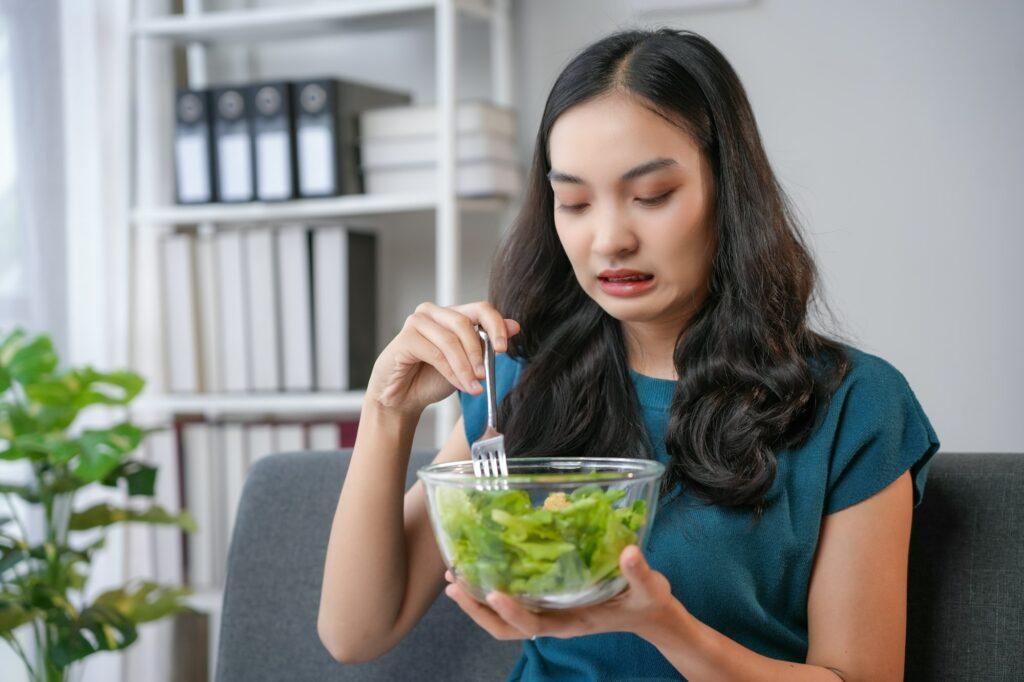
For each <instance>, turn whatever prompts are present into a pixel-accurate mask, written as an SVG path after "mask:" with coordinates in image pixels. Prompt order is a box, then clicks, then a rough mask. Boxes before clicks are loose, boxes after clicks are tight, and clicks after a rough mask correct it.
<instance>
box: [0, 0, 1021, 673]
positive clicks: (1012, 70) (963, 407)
mask: <svg viewBox="0 0 1024 682" xmlns="http://www.w3.org/2000/svg"><path fill="white" fill-rule="evenodd" d="M660 25H667V26H673V27H678V28H685V29H690V30H693V31H696V32H698V33H700V34H702V35H704V36H706V37H707V38H709V39H710V40H711V41H712V42H713V43H714V44H715V45H716V46H718V48H719V49H721V50H722V52H723V53H724V54H725V55H726V57H727V58H728V59H729V60H730V62H731V63H732V65H733V66H734V68H735V69H736V71H737V72H738V73H739V75H740V77H741V79H742V81H743V84H744V86H745V87H746V89H747V93H748V95H749V97H750V100H751V102H752V105H753V109H754V113H755V116H756V118H757V121H758V125H759V128H760V131H761V134H762V137H763V140H764V142H765V145H766V147H767V150H768V153H769V157H770V159H771V161H772V164H773V166H774V169H775V171H776V173H777V175H778V177H779V178H780V180H781V182H782V184H783V186H784V188H785V189H786V190H787V192H788V193H789V194H790V196H791V197H792V198H793V200H794V203H795V205H796V207H797V209H798V211H799V216H800V219H801V220H802V222H803V225H804V227H805V229H806V232H807V236H808V240H809V242H810V244H811V246H812V248H813V250H814V252H815V254H816V257H817V259H818V264H819V267H820V271H821V275H822V284H823V293H824V296H825V298H826V299H827V300H828V301H829V303H830V304H831V306H832V307H833V309H834V311H835V312H836V313H837V317H838V323H839V325H840V326H839V329H838V331H839V332H841V333H842V334H843V335H845V336H846V337H847V338H848V339H849V340H851V341H852V342H853V343H854V344H855V345H858V346H860V347H861V348H863V349H865V350H867V351H869V352H872V353H876V354H878V355H881V356H882V357H883V358H885V359H887V360H888V361H890V362H891V363H892V364H894V365H895V366H896V367H897V368H898V369H900V370H901V371H902V372H903V373H904V374H905V375H906V376H907V378H908V380H909V382H910V385H911V386H912V387H913V389H914V390H915V392H916V394H917V396H918V398H919V400H920V402H921V403H922V406H923V407H924V410H925V411H926V413H927V414H928V415H929V417H930V418H931V420H932V423H933V425H934V426H935V429H936V431H937V432H938V434H939V437H940V438H941V440H942V446H943V449H944V450H947V451H957V452H992V451H1022V450H1024V420H1022V419H1020V414H1021V412H1022V408H1024V399H1022V397H1021V388H1020V387H1021V381H1022V379H1024V354H1022V353H1021V352H1020V350H1019V349H1020V345H1021V342H1020V338H1021V334H1022V333H1024V300H1022V299H1024V296H1022V293H1024V268H1021V267H1020V264H1019V261H1020V258H1021V255H1022V253H1024V230H1022V229H1021V228H1022V226H1021V220H1020V217H1019V211H1018V209H1016V208H1015V206H1017V204H1016V203H1014V202H1015V199H1014V197H1016V196H1017V195H1019V193H1020V189H1019V188H1020V187H1021V186H1024V126H1021V124H1020V113H1019V112H1020V111H1021V110H1024V81H1022V79H1021V77H1020V74H1021V73H1022V72H1024V43H1022V41H1021V40H1020V31H1021V29H1024V4H1022V3H1020V2H1015V1H1012V0H1006V1H997V0H984V1H978V2H966V1H964V0H961V1H955V0H907V1H905V2H899V3H892V2H886V1H882V0H874V1H853V0H836V1H834V2H827V3H826V2H816V1H813V0H718V1H716V0H675V1H672V0H415V1H414V0H402V1H398V0H294V1H291V2H289V1H286V0H248V1H247V0H63V1H61V0H0V330H5V331H6V330H10V329H12V328H14V327H16V326H22V327H24V328H26V329H28V330H31V331H33V332H45V333H47V334H49V335H50V336H51V337H52V339H53V341H54V344H55V346H56V348H57V351H58V352H59V354H60V357H61V359H62V362H65V363H68V364H92V365H95V366H96V367H101V368H115V367H128V368H131V369H133V370H135V371H137V372H139V373H140V374H141V375H142V376H143V377H144V378H145V379H146V381H147V384H146V388H145V389H144V391H143V392H142V394H141V395H140V396H139V398H138V399H137V400H136V401H135V402H134V403H133V405H132V407H131V410H130V411H131V415H132V417H133V419H135V420H136V421H137V422H138V423H140V424H145V425H148V426H152V427H155V428H158V429H160V430H159V431H157V432H156V433H154V434H153V435H151V436H149V437H147V438H146V439H145V441H144V443H143V445H142V446H141V448H140V453H141V455H140V457H142V458H143V459H144V460H145V461H148V462H150V463H151V464H153V465H154V466H158V467H159V470H160V472H161V474H160V477H159V478H158V480H157V485H156V490H155V495H154V497H155V498H156V499H157V501H159V502H160V503H161V504H162V505H163V506H164V507H165V508H167V509H169V510H173V511H178V510H181V509H184V508H187V509H188V510H189V511H190V512H191V513H192V515H193V517H194V518H195V519H196V521H197V523H198V526H199V529H200V530H199V532H198V533H194V534H191V535H190V536H189V537H188V538H187V540H186V539H185V537H184V535H183V534H182V533H181V531H180V529H175V528H173V527H167V528H156V529H154V528H149V527H140V528H136V527H133V526H132V524H121V525H120V526H119V527H112V528H111V531H110V535H109V537H108V540H107V544H106V547H105V549H104V551H103V552H102V553H100V554H97V558H96V561H94V565H93V573H92V577H91V578H90V583H89V590H88V591H89V592H90V593H94V592H97V591H101V590H102V589H104V588H105V587H106V586H109V585H113V584H120V583H121V582H123V581H125V580H127V579H129V578H131V577H133V576H150V577H153V578H156V579H159V580H162V581H165V582H180V583H185V584H188V585H190V586H192V587H193V588H194V590H195V593H194V595H193V599H194V604H195V605H196V608H197V609H199V610H200V611H201V612H202V613H204V614H206V619H205V620H201V621H199V620H194V621H190V622H189V623H182V622H180V621H179V622H177V623H175V622H174V620H173V619H164V620H163V621H159V622H153V623H148V624H145V625H143V626H142V627H141V629H140V638H139V641H138V642H137V643H136V644H135V645H133V646H132V647H131V648H129V649H127V650H126V651H123V652H103V653H100V654H97V655H95V656H92V657H90V659H89V663H88V665H87V666H85V668H84V670H83V671H82V672H81V679H86V680H118V679H120V680H126V681H127V680H158V679H172V678H173V679H197V680H198V679H206V673H207V671H208V670H212V668H213V665H214V664H215V661H214V658H215V651H216V637H217V627H218V618H219V613H218V608H219V597H220V593H221V592H220V590H221V589H222V587H223V580H224V562H225V558H226V552H227V546H228V541H229V539H230V532H231V528H232V523H233V514H234V505H235V504H236V503H237V496H238V494H239V492H240V489H241V485H242V483H243V482H244V478H245V474H246V471H247V470H248V467H250V466H251V465H252V463H253V462H254V461H255V460H257V459H259V458H260V457H262V456H265V455H266V454H269V453H271V452H282V451H292V450H303V449H332V448H336V447H347V446H350V445H351V443H352V439H353V438H354V434H355V427H356V424H357V418H358V412H359V405H360V403H361V397H362V388H363V387H365V380H366V376H367V374H368V371H369V368H370V366H372V363H373V360H374V358H375V357H376V355H377V353H378V352H379V351H380V350H381V349H382V348H383V347H384V346H385V345H386V344H387V343H388V342H389V341H390V339H391V338H392V337H393V336H394V335H395V334H396V333H397V332H398V330H399V329H400V328H401V326H402V324H403V322H404V320H405V318H406V316H407V315H409V314H410V313H411V312H412V311H413V309H414V308H415V306H416V305H417V304H418V303H419V302H421V301H426V300H431V301H435V302H437V303H439V304H441V305H449V304H453V303H458V302H466V301H472V300H479V299H483V298H485V296H486V285H487V275H488V264H489V260H490V257H491V254H492V253H493V251H494V248H495V247H496V245H497V244H498V241H499V239H500V237H501V235H502V233H503V231H504V230H505V229H506V228H507V226H508V225H509V224H510V222H511V221H512V219H513V218H514V216H515V214H516V212H517V210H518V202H519V198H520V194H521V190H522V187H523V184H524V181H525V170H526V169H527V168H528V166H529V163H530V160H531V158H532V155H533V152H534V149H533V143H534V139H535V136H536V130H537V126H538V124H539V119H540V115H541V113H542V109H543V105H544V101H545V98H546V96H547V93H548V90H549V88H550V86H551V84H552V82H553V79H554V78H555V76H556V75H557V74H558V72H559V71H560V70H561V69H562V68H563V67H564V66H565V64H566V63H567V61H568V60H569V59H570V58H571V57H572V56H573V55H574V54H575V53H576V52H577V51H578V50H579V49H580V48H582V47H583V46H585V45H586V44H588V43H590V42H592V41H594V40H596V39H598V38H599V37H601V36H603V35H605V34H607V33H609V32H611V31H613V30H617V29H621V28H625V27H631V26H647V27H654V26H660ZM439 122H440V125H438V123H439ZM328 349H340V352H338V351H337V350H333V351H332V352H328ZM457 416H458V412H457V403H456V402H455V400H454V398H452V399H449V400H448V401H446V402H444V403H442V404H439V405H438V406H436V407H435V408H434V409H432V410H430V411H428V413H427V414H426V415H425V416H424V419H423V421H422V423H421V424H420V428H419V430H418V431H417V434H416V444H417V445H418V446H424V447H429V446H434V445H438V444H439V439H440V438H441V437H442V436H443V434H445V433H447V431H448V430H449V429H450V428H451V425H452V424H453V423H454V420H455V419H456V418H457ZM105 418H108V417H105V416H104V415H102V414H101V415H100V416H98V417H96V419H98V420H100V421H102V420H103V419H105ZM24 464H25V463H24V462H4V461H0V480H3V481H4V482H16V481H18V480H23V479H24V478H25V477H26V476H27V475H28V472H27V470H26V469H25V468H24V466H22V465H24ZM90 494H91V495H93V496H95V497H97V498H103V499H107V498H109V499H118V496H121V497H122V498H123V496H124V492H123V491H118V490H112V489H107V490H104V491H102V492H101V493H96V492H92V493H90ZM13 504H14V505H15V507H17V506H18V505H19V501H18V500H13ZM6 511H8V510H6V509H5V510H4V512H5V513H6ZM23 511H24V512H25V513H26V514H27V515H28V518H29V522H30V524H31V523H35V524H39V523H41V522H42V521H41V519H39V518H36V517H33V515H32V510H30V509H27V508H24V509H23ZM25 642H26V643H27V642H28V639H26V640H25ZM207 647H209V648H207ZM186 648H187V650H188V651H190V652H192V653H191V654H190V655H189V656H188V657H186V656H184V654H183V652H184V651H185V650H186ZM186 658H187V660H186ZM0 678H2V679H4V680H19V679H28V678H27V677H24V670H23V668H22V666H21V662H20V661H19V660H18V658H17V657H16V656H15V654H14V653H13V652H12V651H11V649H10V648H8V647H5V646H2V645H0Z"/></svg>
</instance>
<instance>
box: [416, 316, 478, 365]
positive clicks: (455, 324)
mask: <svg viewBox="0 0 1024 682" xmlns="http://www.w3.org/2000/svg"><path fill="white" fill-rule="evenodd" d="M416 312H422V313H424V314H426V315H430V316H431V317H432V318H434V319H435V320H436V321H437V322H438V323H439V324H441V325H442V326H444V327H447V328H448V329H450V330H452V332H454V333H455V334H456V335H457V336H458V337H459V340H461V341H462V347H463V349H465V351H466V357H467V359H468V360H469V364H470V366H471V367H472V368H473V373H474V375H475V376H476V378H478V379H483V378H484V351H483V346H482V345H481V344H480V336H479V335H478V334H477V333H476V329H474V328H473V321H472V320H470V319H469V318H468V317H466V316H465V315H463V314H462V313H460V312H458V311H456V310H453V309H452V308H442V307H441V306H438V305H435V304H433V303H429V302H427V303H421V304H420V305H418V306H417V307H416ZM478 368H479V371H478Z"/></svg>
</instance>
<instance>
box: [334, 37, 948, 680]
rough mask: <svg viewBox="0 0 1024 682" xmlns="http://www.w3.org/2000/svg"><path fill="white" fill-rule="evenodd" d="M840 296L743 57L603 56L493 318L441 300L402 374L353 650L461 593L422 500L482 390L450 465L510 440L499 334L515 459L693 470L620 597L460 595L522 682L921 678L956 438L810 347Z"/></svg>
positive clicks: (582, 91) (595, 62)
mask: <svg viewBox="0 0 1024 682" xmlns="http://www.w3.org/2000/svg"><path fill="white" fill-rule="evenodd" d="M624 278H627V279H630V280H632V281H623V280H624ZM814 288H815V268H814V264H813V262H812V259H811V257H810V255H809V254H808V250H807V248H806V247H805V245H804V244H803V242H802V240H801V238H800V236H799V232H798V230H797V228H796V225H795V222H794V220H793V218H792V214H791V211H790V209H789V208H788V205H787V200H786V198H785V196H784V194H783V192H782V190H781V188H780V187H779V184H778V182H777V181H776V179H775V177H774V175H773V173H772V170H771V168H770V166H769V163H768V160H767V158H766V155H765V152H764V149H763V147H762V144H761V140H760V138H759V135H758V132H757V127H756V125H755V122H754V119H753V114H752V112H751V109H750V105H749V103H748V101H747V98H746V95H745V94H744V91H743V88H742V86H741V84H740V82H739V79H738V77H737V76H736V74H735V73H734V71H733V70H732V68H731V67H730V65H729V64H728V62H727V61H726V60H725V58H724V57H723V56H722V55H721V54H720V53H719V52H718V51H717V50H716V49H715V48H714V47H713V46H712V45H711V44H709V43H708V42H707V41H706V40H704V39H703V38H701V37H700V36H697V35H695V34H693V33H689V32H682V31H675V30H670V29H661V30H657V31H623V32H618V33H615V34H613V35H610V36H608V37H607V38H605V39H603V40H601V41H599V42H597V43H595V44H594V45H591V46H590V47H588V48H586V49H585V50H584V51H583V52H582V53H580V54H579V55H578V56H577V57H576V58H575V59H574V60H573V61H572V62H571V63H570V64H569V65H568V66H567V67H566V68H565V70H564V71H563V72H562V74H561V75H560V76H559V77H558V79H557V81H556V82H555V84H554V86H553V88H552V91H551V93H550V96H549V97H548V101H547V104H546V107H545V111H544V115H543V118H542V121H541V125H540V132H539V134H538V137H537V146H536V153H535V156H534V160H533V166H532V169H531V172H530V177H529V184H528V187H527V192H526V196H525V198H524V203H523V209H522V212H521V213H520V215H519V217H518V219H517V220H516V221H515V224H514V225H513V226H512V228H511V229H510V230H509V232H508V233H507V235H506V238H505V239H504V241H503V244H502V246H501V248H500V250H499V253H498V255H497V258H496V261H495V267H494V269H493V271H492V279H491V291H490V297H489V298H490V301H491V302H493V305H492V303H489V302H477V303H469V304H465V305H458V306H452V307H439V306H436V305H433V304H431V303H424V304H422V305H420V306H419V307H418V308H417V309H416V312H415V313H414V314H412V315H410V316H409V318H408V319H407V320H406V324H405V326H404V327H403V329H402V331H401V332H400V333H399V334H398V336H397V337H396V338H395V339H394V340H393V341H392V342H391V343H390V344H389V345H388V346H387V348H385V349H384V351H383V352H382V353H381V356H380V358H379V359H378V360H377V363H376V365H375V366H374V369H373V373H372V377H371V379H370V382H369V385H368V388H367V397H366V402H365V404H364V407H363V412H362V417H361V421H360V429H359V433H358V436H357V440H356V444H355V447H354V453H353V458H352V463H351V465H350V468H349V473H348V476H347V479H346V481H345V484H344V487H343V489H342V492H341V497H340V500H339V502H338V509H337V513H336V516H335V519H334V526H333V529H332V532H331V539H330V546H329V548H328V556H327V562H326V567H325V575H324V585H323V594H322V601H321V610H320V620H319V631H320V636H321V639H322V640H323V641H324V643H325V645H326V646H327V647H328V649H329V650H331V651H332V653H333V655H334V656H335V657H336V658H338V659H339V660H343V661H357V660H365V659H368V658H372V657H374V656H376V655H379V654H380V653H382V652H384V651H386V650H387V649H388V648H389V647H391V646H392V645H394V644H395V643H396V642H397V641H398V640H399V639H400V638H401V637H402V636H403V635H404V634H405V633H406V632H408V631H409V629H410V628H411V627H412V626H413V625H414V624H415V623H416V622H417V620H418V619H419V618H420V617H421V616H422V614H423V613H424V612H425V611H426V610H427V608H428V607H429V606H430V604H431V602H432V601H433V599H434V598H435V595H436V594H437V592H438V591H439V590H440V589H441V586H442V585H444V580H445V579H448V581H449V582H451V576H450V575H449V574H447V573H446V572H445V571H444V566H443V563H442V560H441V557H440V555H439V553H438V550H437V548H436V545H435V542H434V538H433V536H432V533H431V531H430V527H429V523H428V520H427V513H426V509H425V504H424V493H423V490H422V488H421V486H420V484H418V483H417V484H416V485H415V486H413V488H412V489H411V490H410V491H409V492H408V493H406V494H405V497H404V508H403V504H402V503H401V501H400V497H401V495H402V489H403V485H402V482H403V480H404V476H405V471H406V466H407V456H408V453H409V450H410V441H411V437H412V434H413V431H414V429H415V426H416V424H417V422H418V420H419V418H420V415H421V414H422V411H423V409H424V408H425V407H426V406H427V405H429V404H431V403H433V402H436V401H438V400H441V399H443V398H444V397H446V396H447V395H449V394H450V393H451V392H452V390H453V387H454V388H457V389H459V390H460V399H461V404H462V408H463V416H462V418H461V419H460V420H459V423H458V424H457V425H456V428H455V429H454V430H453V431H452V433H451V435H450V437H449V438H448V441H447V443H446V444H445V446H444V447H443V448H442V449H441V451H440V452H439V454H438V456H437V461H448V460H459V459H468V458H469V443H470V442H472V441H473V440H474V439H476V438H477V437H479V435H480V434H481V433H482V432H483V430H484V423H485V416H486V411H485V405H484V396H483V394H482V388H481V386H480V384H479V382H478V381H477V380H478V379H480V378H482V377H483V376H484V374H483V368H482V366H481V363H482V360H483V358H482V353H481V345H480V343H479V340H478V338H477V336H476V335H475V334H474V331H473V325H474V324H479V325H481V326H482V327H483V328H484V329H486V331H487V332H488V333H489V334H490V335H491V337H492V339H494V345H495V348H496V350H497V351H498V352H499V353H501V355H499V356H498V362H497V381H496V383H497V387H498V393H499V399H500V404H499V425H500V426H501V430H502V431H503V432H504V434H505V441H506V443H507V447H508V450H509V454H510V456H522V455H529V454H545V455H578V454H580V453H586V454H600V453H607V454H610V455H620V456H621V455H632V456H641V457H645V456H646V457H655V458H658V459H660V460H661V461H663V462H665V463H666V464H667V465H668V474H667V477H666V481H665V488H664V491H663V495H662V498H661V500H660V501H659V507H658V512H657V514H656V515H655V522H654V524H653V527H652V529H651V532H650V536H649V538H648V543H647V546H646V547H645V551H646V556H644V553H642V552H641V551H640V549H639V548H638V547H636V546H630V547H627V548H626V549H625V550H624V551H623V552H622V555H621V556H620V568H621V570H622V572H623V575H624V576H625V577H626V578H627V580H628V582H629V587H628V589H627V590H626V591H625V592H623V593H622V594H620V595H618V596H617V597H615V598H614V599H612V600H611V601H608V602H606V603H604V604H600V605H596V606H591V607H584V608H580V609H576V610H571V611H566V612H549V613H543V614H534V613H531V612H529V611H527V610H525V609H524V608H522V607H520V606H519V605H517V604H516V602H515V601H514V600H512V599H511V598H510V597H508V596H507V595H503V594H498V593H494V594H492V595H490V597H489V599H488V605H484V604H481V603H478V602H476V601H474V600H473V599H472V598H471V597H470V596H469V595H468V593H467V592H466V591H464V590H463V589H462V587H461V586H460V585H458V584H455V583H452V584H449V585H447V586H446V587H445V594H446V595H447V596H448V597H450V598H452V599H454V600H455V601H456V602H457V603H458V605H459V606H460V607H461V608H462V609H463V610H464V611H465V612H466V613H467V614H469V616H470V617H471V618H473V619H474V620H475V621H476V622H477V623H478V624H479V625H480V626H481V627H483V628H485V629H486V630H487V631H488V632H490V633H491V634H492V635H494V636H495V637H497V638H502V639H510V638H511V639H522V640H524V653H523V656H522V658H521V659H520V661H519V663H518V664H517V666H516V668H515V669H514V670H513V671H512V674H511V677H510V679H528V680H535V679H573V680H575V679H624V678H645V679H651V678H670V679H678V678H679V677H680V676H683V677H685V678H687V679H691V680H702V679H735V680H761V679H764V680H768V679H773V680H774V679H786V680H803V679H806V680H829V679H831V680H835V679H843V680H848V681H849V680H898V679H902V671H903V661H904V640H905V621H906V615H905V614H906V608H905V607H906V581H907V575H906V573H907V554H908V545H909V535H910V522H911V513H912V507H913V505H915V504H917V503H919V502H920V499H921V495H922V493H923V488H924V482H925V476H926V474H927V469H928V466H927V465H928V463H929V461H930V458H931V456H932V455H933V454H934V453H935V451H936V450H937V449H938V445H939V443H938V440H937V438H936V436H935V433H934V431H933V429H932V427H931V425H930V424H929V422H928V419H927V417H926V416H925V415H924V413H923V412H922V410H921V407H920V405H919V404H918V402H917V400H916V398H915V397H914V394H913V392H912V391H911V389H910V388H909V386H908V385H907V382H906V381H905V379H904V378H903V376H902V375H901V374H900V373H899V372H898V371H897V370H896V369H894V368H893V367H892V366H891V365H890V364H888V363H886V362H885V361H884V360H882V359H880V358H878V357H875V356H872V355H869V354H867V353H864V352H861V351H858V350H856V349H854V348H852V347H850V346H849V345H846V344H843V343H840V342H838V341H836V340H832V339H829V338H827V337H825V336H824V335H821V334H819V333H815V332H813V331H811V330H810V329H809V327H808V319H807V318H808V312H809V305H810V302H811V300H812V297H813V293H814V290H815V289H814ZM354 546H357V547H366V548H367V549H366V551H365V552H363V553H360V554H359V555H357V556H356V555H346V553H345V552H344V551H343V549H342V548H343V547H354Z"/></svg>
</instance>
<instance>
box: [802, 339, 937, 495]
mask: <svg viewBox="0 0 1024 682" xmlns="http://www.w3.org/2000/svg"><path fill="white" fill-rule="evenodd" d="M843 350H844V351H845V353H846V357H847V359H848V361H849V367H848V369H847V372H846V375H845V376H844V377H843V379H842V381H841V382H840V384H839V386H838V388H837V389H836V390H835V392H834V393H833V395H832V397H831V399H830V401H829V405H828V410H827V414H826V416H825V418H824V420H823V421H822V424H821V428H823V429H825V430H827V431H828V432H829V433H828V434H827V442H829V443H830V444H831V453H830V455H831V457H830V466H829V499H828V505H827V506H828V508H827V510H826V511H827V513H830V512H834V511H838V510H839V509H842V508H844V507H848V506H850V505H852V504H855V503H856V502H859V501H861V500H862V499H865V498H866V497H868V496H870V495H871V494H874V493H875V492H878V490H881V488H882V487H884V486H885V485H887V484H888V483H890V482H892V481H893V480H895V478H896V477H897V476H899V474H901V473H903V472H904V471H907V470H908V469H909V470H910V471H911V474H912V477H913V478H914V483H915V486H914V488H915V491H914V492H915V494H914V501H915V504H917V503H920V500H921V496H922V495H923V492H924V480H925V475H926V470H927V467H926V465H927V464H928V462H929V461H930V460H931V458H932V456H933V455H934V454H935V452H936V451H937V450H938V447H939V440H938V436H937V435H936V433H935V430H934V428H933V427H932V424H931V422H930V420H929V419H928V416H927V415H926V414H925V412H924V409H923V408H922V407H921V403H920V401H919V400H918V398H917V395H916V394H915V393H914V391H913V389H912V388H911V387H910V383H909V382H908V381H907V378H906V376H905V375H904V374H903V372H901V371H900V370H899V369H897V368H896V367H895V366H894V365H893V364H892V363H891V362H889V361H888V360H886V359H884V358H882V357H880V356H878V355H874V354H872V353H869V352H866V351H864V350H861V349H859V348H855V347H853V346H850V345H845V344H844V345H843Z"/></svg>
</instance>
